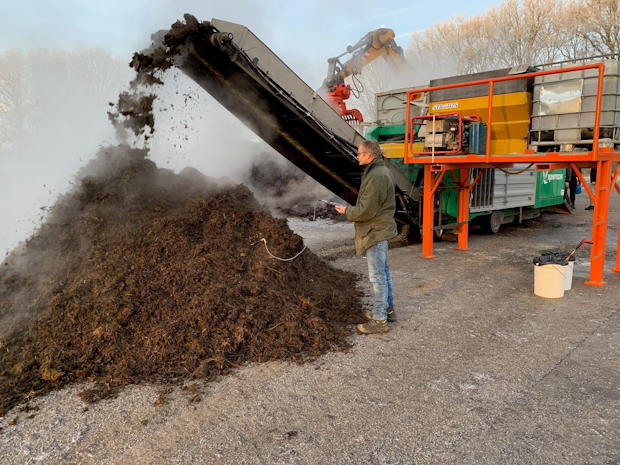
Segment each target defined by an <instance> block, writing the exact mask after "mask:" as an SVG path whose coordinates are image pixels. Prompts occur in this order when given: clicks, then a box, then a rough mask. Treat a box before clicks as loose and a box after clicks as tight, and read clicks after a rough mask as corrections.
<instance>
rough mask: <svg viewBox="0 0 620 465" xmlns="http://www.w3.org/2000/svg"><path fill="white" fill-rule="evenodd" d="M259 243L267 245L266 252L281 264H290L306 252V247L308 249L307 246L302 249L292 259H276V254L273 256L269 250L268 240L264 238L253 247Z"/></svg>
mask: <svg viewBox="0 0 620 465" xmlns="http://www.w3.org/2000/svg"><path fill="white" fill-rule="evenodd" d="M259 242H262V243H263V244H265V250H266V251H267V253H268V254H269V256H270V257H271V258H275V259H276V260H280V261H281V262H290V261H291V260H295V259H296V258H297V257H299V256H300V255H301V254H302V253H303V252H304V250H306V247H307V246H306V245H304V248H303V249H301V251H300V252H299V253H298V254H297V255H295V256H294V257H291V258H280V257H276V256H275V255H274V254H272V253H271V252H270V251H269V248H268V247H267V240H266V239H265V238H264V237H263V238H262V239H260V240H258V241H256V242H254V243H253V244H252V245H254V244H258V243H259Z"/></svg>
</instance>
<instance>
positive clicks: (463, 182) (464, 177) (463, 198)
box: [456, 168, 470, 250]
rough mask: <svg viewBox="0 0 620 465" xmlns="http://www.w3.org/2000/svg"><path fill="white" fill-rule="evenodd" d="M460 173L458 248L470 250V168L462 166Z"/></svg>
mask: <svg viewBox="0 0 620 465" xmlns="http://www.w3.org/2000/svg"><path fill="white" fill-rule="evenodd" d="M459 174H460V183H459V184H460V186H459V187H460V189H459V203H458V214H457V220H456V221H458V223H459V229H458V247H457V248H456V250H469V247H467V238H468V234H469V192H470V190H469V189H468V188H467V185H468V184H469V168H461V169H460V170H459Z"/></svg>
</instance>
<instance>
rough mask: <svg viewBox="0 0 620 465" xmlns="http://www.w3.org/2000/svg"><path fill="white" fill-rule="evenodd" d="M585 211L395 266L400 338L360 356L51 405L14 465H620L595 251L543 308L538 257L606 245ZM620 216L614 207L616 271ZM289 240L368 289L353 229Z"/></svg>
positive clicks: (16, 445) (394, 259)
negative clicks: (593, 270)
mask: <svg viewBox="0 0 620 465" xmlns="http://www.w3.org/2000/svg"><path fill="white" fill-rule="evenodd" d="M578 202H580V203H578V209H577V210H576V212H575V214H574V215H562V214H546V215H545V216H544V217H543V218H542V219H541V220H535V221H532V222H530V223H529V224H528V225H527V226H508V225H507V226H504V227H503V228H502V230H501V231H500V232H499V233H498V234H496V235H494V236H486V235H480V234H473V233H472V235H471V236H470V247H471V250H470V251H468V252H458V251H456V250H454V247H455V244H454V243H451V242H441V243H436V245H435V253H436V255H437V258H436V259H435V260H423V259H421V258H420V245H411V246H407V247H400V248H395V249H392V250H391V251H390V265H391V269H392V274H393V279H394V286H395V294H396V305H397V311H398V322H397V323H395V324H393V325H392V326H391V330H390V332H389V333H387V334H385V335H376V336H358V335H355V336H353V337H352V342H353V347H352V349H351V350H350V351H349V352H348V353H331V354H328V355H326V356H324V357H321V358H319V359H318V360H316V361H315V362H313V363H309V364H305V365H296V364H289V363H267V364H262V365H252V366H247V367H244V368H242V369H240V370H239V371H237V372H236V373H235V374H234V375H232V376H228V377H225V378H222V379H220V380H218V381H216V382H212V383H208V384H197V385H196V388H197V390H198V391H199V392H200V397H201V399H202V400H201V402H198V403H194V402H191V401H190V399H191V397H192V396H191V395H188V394H187V393H186V392H184V391H183V390H181V389H178V388H177V389H175V390H173V392H172V393H170V395H169V396H168V402H167V403H166V404H163V405H154V401H155V399H156V398H157V395H158V394H157V393H158V391H159V390H160V389H161V387H157V386H155V387H153V386H135V387H131V388H128V389H126V390H124V391H123V392H122V393H121V395H120V396H119V397H118V398H116V399H111V400H105V401H102V402H99V403H97V404H94V405H89V406H88V407H87V410H86V409H84V404H83V403H82V402H81V401H80V400H79V398H78V397H77V396H76V395H75V393H76V392H78V391H79V390H80V387H72V388H69V389H65V390H63V391H60V392H55V393H52V394H50V395H48V396H46V397H45V398H41V399H36V400H35V401H34V402H33V403H32V405H35V404H36V405H37V406H38V407H39V408H40V410H39V411H36V412H20V411H19V410H18V409H15V410H14V411H12V412H11V413H9V414H8V415H7V416H6V417H4V418H2V419H0V427H1V428H2V431H1V432H0V463H1V464H14V463H15V464H17V463H19V464H22V463H23V464H31V463H45V464H90V463H92V464H196V463H213V464H362V463H368V464H386V465H387V464H500V463H501V464H571V465H573V464H601V465H602V464H607V465H611V464H618V463H620V357H619V355H620V332H619V331H620V312H619V311H618V310H619V308H620V278H619V276H618V275H615V274H614V273H611V272H609V271H607V272H606V279H607V281H608V282H609V284H608V285H607V286H606V287H602V288H598V287H590V286H586V285H585V284H584V280H585V278H587V271H588V263H587V261H588V258H589V255H588V253H587V251H586V250H583V249H582V250H580V252H579V254H578V257H579V258H578V262H577V265H576V268H575V275H576V276H575V279H574V281H573V289H572V290H571V291H568V292H567V293H566V295H565V297H564V298H562V299H543V298H540V297H536V296H534V295H533V265H532V262H531V259H532V257H533V256H535V255H537V254H538V252H539V251H540V250H543V249H546V248H552V247H557V246H565V247H567V248H571V246H574V245H575V244H577V243H578V242H579V240H581V239H582V238H589V237H590V236H591V232H590V231H591V215H592V213H591V212H589V211H584V210H583V207H584V206H585V198H584V196H583V195H582V196H579V197H578ZM619 216H620V198H619V197H618V196H617V195H615V196H614V200H613V203H612V207H611V209H610V223H611V226H610V227H609V230H608V246H607V263H606V269H607V270H610V269H611V268H612V267H613V265H614V264H615V249H616V241H617V237H618V236H617V235H618V231H617V228H618V218H619ZM290 224H291V226H292V227H293V228H294V229H295V230H296V231H297V232H298V233H300V234H301V235H302V236H304V238H305V239H306V243H307V244H308V245H309V246H310V247H311V248H312V249H313V250H314V251H316V252H318V253H320V254H321V255H323V256H324V257H326V258H327V259H330V260H332V261H333V263H334V265H335V266H337V267H340V268H342V269H346V270H353V271H358V272H360V273H366V262H365V259H364V258H361V257H354V256H353V247H352V236H353V232H352V228H351V226H350V225H349V224H343V223H330V222H314V223H313V222H308V221H302V220H291V222H290ZM361 285H362V286H363V287H364V289H365V291H366V292H369V291H370V288H369V285H368V284H367V283H365V282H363V283H362V284H361ZM339 291H341V292H347V289H340V290H339ZM32 413H34V416H33V417H32V418H28V417H29V416H30V415H31V414H32ZM15 419H17V420H15ZM14 420H15V421H16V423H15V424H12V425H10V424H9V422H12V421H14Z"/></svg>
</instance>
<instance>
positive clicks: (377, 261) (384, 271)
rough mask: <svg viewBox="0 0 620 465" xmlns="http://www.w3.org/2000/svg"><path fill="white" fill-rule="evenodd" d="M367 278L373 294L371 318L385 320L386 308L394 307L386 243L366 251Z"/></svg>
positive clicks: (378, 244) (377, 244) (382, 242)
mask: <svg viewBox="0 0 620 465" xmlns="http://www.w3.org/2000/svg"><path fill="white" fill-rule="evenodd" d="M366 260H367V261H368V277H369V278H370V282H371V283H372V288H373V291H374V292H375V302H374V304H373V306H372V317H373V318H374V319H375V320H385V319H386V318H387V311H386V310H387V308H388V307H393V306H394V296H393V295H392V276H391V275H390V267H389V266H388V241H381V242H377V243H376V244H375V245H373V246H372V247H370V248H369V249H368V250H366Z"/></svg>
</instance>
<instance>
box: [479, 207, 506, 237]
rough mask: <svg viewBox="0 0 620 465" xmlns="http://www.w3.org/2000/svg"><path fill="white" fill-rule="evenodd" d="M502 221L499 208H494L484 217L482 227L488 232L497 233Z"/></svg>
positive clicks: (502, 216)
mask: <svg viewBox="0 0 620 465" xmlns="http://www.w3.org/2000/svg"><path fill="white" fill-rule="evenodd" d="M503 223H504V214H503V213H502V212H501V211H500V210H494V211H493V213H491V214H490V215H488V216H487V217H486V218H485V221H484V223H483V224H482V227H483V229H484V231H485V232H486V233H488V234H497V233H498V232H499V230H500V228H501V227H502V224H503Z"/></svg>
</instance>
